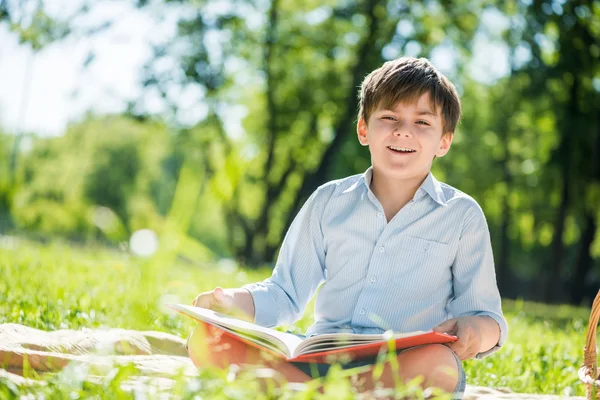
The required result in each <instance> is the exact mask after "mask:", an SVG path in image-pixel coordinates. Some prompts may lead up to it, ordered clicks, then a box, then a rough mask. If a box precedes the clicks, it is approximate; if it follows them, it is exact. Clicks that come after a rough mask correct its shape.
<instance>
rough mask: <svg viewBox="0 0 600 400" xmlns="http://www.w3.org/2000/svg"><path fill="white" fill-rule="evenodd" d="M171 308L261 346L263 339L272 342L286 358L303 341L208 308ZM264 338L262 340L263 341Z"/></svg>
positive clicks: (178, 306) (172, 306)
mask: <svg viewBox="0 0 600 400" xmlns="http://www.w3.org/2000/svg"><path fill="white" fill-rule="evenodd" d="M168 306H169V307H170V308H172V309H174V310H176V311H179V312H181V313H183V314H185V315H187V316H189V317H191V318H194V319H197V320H200V321H203V322H206V323H208V324H211V325H213V326H216V327H217V328H220V329H223V330H227V331H228V332H231V333H233V334H235V335H238V336H240V337H243V338H244V339H247V340H250V341H252V342H254V343H256V344H259V345H261V346H264V347H266V346H265V344H264V343H262V341H267V342H268V343H271V344H272V346H269V347H271V349H272V350H273V351H276V352H278V353H279V354H281V355H283V356H284V357H286V358H289V357H291V356H292V354H294V351H295V350H296V347H298V346H299V345H300V344H301V343H302V339H301V338H299V337H298V336H296V335H293V334H291V333H285V332H279V331H277V330H275V329H271V328H265V327H262V326H260V325H256V324H253V323H252V322H248V321H244V320H241V319H238V318H235V317H232V316H230V315H226V314H222V313H218V312H215V311H212V310H208V309H206V308H201V307H194V306H189V305H186V304H169V305H168ZM257 339H258V340H257ZM261 340H262V341H261Z"/></svg>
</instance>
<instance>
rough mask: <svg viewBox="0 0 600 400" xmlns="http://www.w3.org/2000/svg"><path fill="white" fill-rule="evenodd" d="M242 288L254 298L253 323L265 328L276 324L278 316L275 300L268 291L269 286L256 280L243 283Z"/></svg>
mask: <svg viewBox="0 0 600 400" xmlns="http://www.w3.org/2000/svg"><path fill="white" fill-rule="evenodd" d="M242 289H246V290H247V291H249V292H250V294H251V295H252V299H253V300H254V323H255V324H256V325H260V326H264V327H266V328H273V327H275V326H277V321H278V320H279V316H278V312H277V307H276V305H275V300H274V299H273V296H272V295H271V293H269V287H268V286H267V285H265V284H264V283H262V282H258V283H251V284H248V285H244V286H242Z"/></svg>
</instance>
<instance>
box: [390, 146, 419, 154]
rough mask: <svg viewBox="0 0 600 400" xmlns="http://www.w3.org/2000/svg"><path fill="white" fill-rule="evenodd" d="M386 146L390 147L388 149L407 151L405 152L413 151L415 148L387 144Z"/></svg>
mask: <svg viewBox="0 0 600 400" xmlns="http://www.w3.org/2000/svg"><path fill="white" fill-rule="evenodd" d="M388 148H390V149H392V150H396V151H407V152H410V153H412V152H413V151H415V150H413V149H409V148H408V147H394V146H388Z"/></svg>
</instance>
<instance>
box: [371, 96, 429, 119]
mask: <svg viewBox="0 0 600 400" xmlns="http://www.w3.org/2000/svg"><path fill="white" fill-rule="evenodd" d="M438 108H439V107H437V106H436V104H435V103H434V101H433V99H432V98H431V96H430V95H429V92H425V93H423V94H422V95H420V96H419V97H416V96H414V98H408V99H402V100H400V101H397V102H396V103H393V104H392V103H391V102H386V101H385V100H382V101H380V102H379V104H378V105H377V108H376V109H375V111H376V112H377V111H382V110H390V111H404V110H407V111H414V112H418V113H421V112H427V113H430V114H432V116H435V117H439V114H438V112H437V110H438Z"/></svg>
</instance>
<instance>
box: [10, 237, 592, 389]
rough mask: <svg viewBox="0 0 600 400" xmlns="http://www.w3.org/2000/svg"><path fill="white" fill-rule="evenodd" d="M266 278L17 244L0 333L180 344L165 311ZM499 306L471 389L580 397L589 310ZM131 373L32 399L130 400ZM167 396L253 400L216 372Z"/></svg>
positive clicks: (250, 383) (471, 368)
mask: <svg viewBox="0 0 600 400" xmlns="http://www.w3.org/2000/svg"><path fill="white" fill-rule="evenodd" d="M269 272H270V271H268V270H266V269H264V270H261V271H248V270H242V269H235V268H232V267H231V265H230V264H229V265H227V264H224V265H223V266H221V267H220V266H219V265H218V264H215V265H191V264H189V263H183V262H174V261H173V260H172V259H171V258H169V257H155V258H154V259H153V260H151V261H150V260H144V259H137V258H134V257H132V256H130V255H129V254H128V253H126V252H119V251H108V250H106V249H100V248H97V249H94V248H74V247H71V246H68V245H65V244H61V243H53V244H49V245H37V244H31V243H26V242H19V244H17V246H16V247H13V248H0V323H8V322H12V323H19V324H24V325H28V326H31V327H34V328H38V329H44V330H55V329H65V328H68V329H79V328H82V327H87V328H99V327H111V328H117V327H119V328H127V329H140V330H159V331H165V332H169V333H173V334H176V335H178V336H181V337H185V336H187V334H188V333H189V332H190V330H192V329H193V327H194V322H193V321H191V320H190V319H188V318H184V317H182V316H179V315H174V314H173V313H170V312H167V311H166V310H165V309H164V306H163V305H162V304H163V303H164V302H166V301H168V302H183V303H190V302H191V300H192V299H193V298H194V297H195V296H196V295H197V294H198V293H200V292H202V291H205V290H210V289H212V288H214V287H215V286H217V285H220V286H223V287H238V286H240V285H242V284H244V283H247V282H251V281H256V280H260V279H262V278H264V277H266V276H268V275H269ZM503 306H504V311H505V315H506V317H507V319H508V323H509V326H510V335H509V340H508V342H507V343H506V344H505V346H504V347H503V348H502V349H501V350H500V351H499V352H497V353H496V354H494V355H492V356H490V357H487V358H485V359H483V360H469V361H466V362H465V363H464V366H465V371H466V373H467V377H468V383H469V384H472V385H480V386H488V387H504V388H509V389H511V390H513V391H515V392H527V393H543V394H558V395H583V394H584V387H583V385H581V384H580V383H579V381H578V378H577V370H578V369H579V366H580V364H581V362H582V349H583V346H584V339H585V329H586V326H587V321H588V316H589V310H588V309H583V308H575V307H568V306H546V305H542V304H535V303H528V302H523V301H516V302H515V301H509V300H505V301H504V302H503ZM307 310H308V311H307V312H306V313H305V316H304V318H303V319H302V320H301V321H299V322H298V323H297V324H296V327H297V328H298V329H299V330H305V329H306V328H308V326H310V324H311V323H312V316H311V311H312V306H310V307H308V309H307ZM134 373H135V371H134V370H133V369H132V368H127V367H126V368H119V369H116V370H115V372H114V373H112V374H109V375H108V376H106V377H104V378H103V380H102V381H100V382H97V383H91V382H87V381H85V380H74V381H73V380H71V381H70V380H69V379H67V378H66V375H65V374H57V375H52V376H49V377H46V380H47V381H48V384H47V386H46V387H43V388H37V389H35V393H37V394H41V395H45V396H46V397H50V398H79V397H96V398H118V397H123V398H128V397H130V396H131V394H129V393H125V392H123V391H122V389H121V388H120V383H121V382H122V381H123V380H125V379H126V378H127V377H128V376H131V375H133V374H134ZM340 385H341V386H340ZM329 387H330V390H332V391H334V392H335V393H342V392H343V391H347V390H348V388H347V387H344V386H343V384H341V383H340V380H339V379H331V380H329ZM27 390H29V389H25V388H18V387H14V386H12V385H10V384H9V383H8V382H6V381H3V380H2V379H1V378H0V398H4V397H15V398H18V397H19V396H20V395H22V394H23V391H27ZM173 390H176V393H178V396H181V397H184V398H185V397H188V398H193V396H194V395H195V394H201V395H202V396H203V397H204V398H246V397H247V396H248V395H250V394H252V397H256V396H257V394H256V393H257V387H256V382H255V380H253V379H252V377H250V376H248V377H245V378H243V377H242V378H240V379H239V380H236V381H234V382H229V381H228V378H227V371H218V370H207V371H202V372H199V375H198V378H197V379H189V378H188V379H181V380H180V381H179V386H178V387H177V388H176V389H173ZM174 393H175V392H174ZM205 396H209V397H205ZM293 396H295V397H294V398H307V399H308V398H312V397H314V396H316V394H315V393H314V391H313V392H310V391H309V392H306V393H300V394H293V395H292V393H291V392H289V393H288V397H293ZM348 396H351V395H348ZM269 397H273V394H272V393H271V395H267V396H266V398H269ZM349 398H350V397H349Z"/></svg>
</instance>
